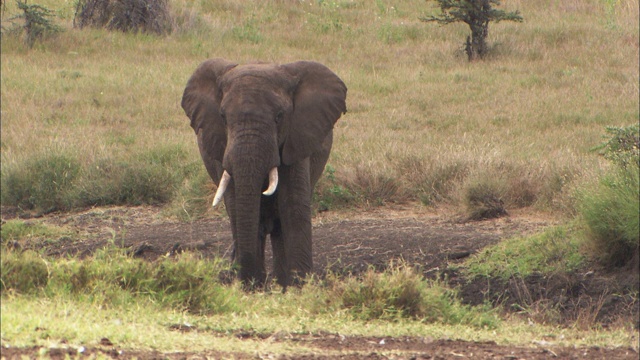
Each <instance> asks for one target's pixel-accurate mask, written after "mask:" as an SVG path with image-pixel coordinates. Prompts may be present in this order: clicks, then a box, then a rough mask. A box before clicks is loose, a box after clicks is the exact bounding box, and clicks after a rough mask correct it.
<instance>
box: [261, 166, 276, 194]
mask: <svg viewBox="0 0 640 360" xmlns="http://www.w3.org/2000/svg"><path fill="white" fill-rule="evenodd" d="M277 188H278V168H277V167H274V168H272V169H271V170H270V171H269V187H268V188H267V190H265V191H264V192H263V193H262V195H267V196H269V195H273V193H274V192H276V189H277Z"/></svg>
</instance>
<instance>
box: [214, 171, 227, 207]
mask: <svg viewBox="0 0 640 360" xmlns="http://www.w3.org/2000/svg"><path fill="white" fill-rule="evenodd" d="M229 180H231V175H229V173H228V172H227V170H225V171H224V172H223V173H222V178H221V179H220V184H219V185H218V190H216V196H214V197H213V203H212V204H211V207H216V205H218V203H220V200H222V196H223V195H224V192H225V191H226V190H227V185H229Z"/></svg>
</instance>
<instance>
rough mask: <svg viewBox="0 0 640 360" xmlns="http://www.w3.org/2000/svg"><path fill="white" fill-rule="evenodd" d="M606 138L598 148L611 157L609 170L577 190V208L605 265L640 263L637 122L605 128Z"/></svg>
mask: <svg viewBox="0 0 640 360" xmlns="http://www.w3.org/2000/svg"><path fill="white" fill-rule="evenodd" d="M607 133H609V134H610V135H611V137H610V138H609V140H607V141H606V142H605V143H603V144H601V145H600V146H599V147H597V148H596V149H598V150H599V151H600V152H601V154H602V155H603V156H604V157H605V158H606V159H609V160H611V162H612V168H611V171H610V172H608V173H606V174H604V175H602V176H601V177H600V178H599V179H598V182H597V183H596V184H594V185H592V186H590V187H587V188H586V189H584V190H582V191H581V193H580V205H579V211H580V214H581V216H582V218H583V219H584V221H585V224H586V228H587V233H588V237H589V239H590V240H591V243H592V244H593V246H594V251H593V253H594V254H595V255H596V257H597V258H599V259H600V261H601V262H602V263H603V264H604V265H606V266H613V267H620V266H625V265H627V264H629V263H631V265H632V267H634V269H635V271H636V272H637V271H638V266H639V264H640V260H639V246H640V218H639V217H638V214H640V176H639V172H640V153H639V149H638V145H639V142H640V140H639V139H640V130H639V126H638V125H637V124H635V125H632V126H628V127H609V128H607Z"/></svg>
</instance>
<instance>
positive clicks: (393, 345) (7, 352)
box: [2, 333, 638, 360]
mask: <svg viewBox="0 0 640 360" xmlns="http://www.w3.org/2000/svg"><path fill="white" fill-rule="evenodd" d="M243 336H244V335H243ZM245 338H247V339H248V338H249V337H245ZM259 339H260V341H269V342H289V343H297V344H303V345H304V346H305V348H307V349H310V350H311V353H309V354H300V355H295V356H291V355H276V354H269V353H255V354H251V353H227V352H219V351H215V350H210V351H204V352H198V353H190V352H176V353H161V352H158V351H135V350H122V349H118V348H117V347H112V346H102V347H97V348H84V347H82V348H73V347H63V348H40V347H30V348H7V347H2V358H3V359H4V358H6V359H24V358H31V359H35V358H41V357H42V356H43V355H46V356H47V357H48V358H51V359H54V360H57V359H67V358H69V357H77V356H82V357H85V356H86V357H88V358H94V357H107V358H112V359H139V360H150V359H170V360H174V359H175V360H178V359H211V358H215V359H222V358H224V359H230V358H231V359H240V360H242V359H282V360H286V359H343V360H348V359H398V360H400V359H407V360H409V359H416V360H417V359H425V360H426V359H433V360H435V359H438V360H450V359H456V360H458V359H480V360H484V359H505V360H509V359H513V360H515V359H530V360H536V359H550V358H559V359H586V360H588V359H620V360H624V359H637V358H638V353H637V352H636V351H635V350H634V349H630V348H626V349H625V348H616V349H607V348H600V347H590V348H581V349H577V348H568V347H567V348H559V347H553V346H550V345H548V344H544V343H543V342H540V343H539V344H536V345H534V346H532V347H524V346H504V345H498V344H496V343H495V342H492V341H489V342H467V341H457V340H432V339H428V338H422V337H409V336H404V337H396V338H388V337H385V338H382V337H367V336H358V337H356V336H343V335H340V334H330V333H321V334H280V333H277V334H271V335H266V336H264V337H262V336H261V337H260V338H259Z"/></svg>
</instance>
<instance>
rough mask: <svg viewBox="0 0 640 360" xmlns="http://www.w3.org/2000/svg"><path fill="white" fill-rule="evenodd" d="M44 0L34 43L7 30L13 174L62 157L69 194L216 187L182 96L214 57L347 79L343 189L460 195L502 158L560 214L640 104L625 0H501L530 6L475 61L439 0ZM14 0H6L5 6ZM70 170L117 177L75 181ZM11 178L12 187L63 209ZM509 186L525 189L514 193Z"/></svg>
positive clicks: (79, 200) (65, 198)
mask: <svg viewBox="0 0 640 360" xmlns="http://www.w3.org/2000/svg"><path fill="white" fill-rule="evenodd" d="M42 4H43V5H45V6H47V7H49V8H51V9H53V10H55V11H56V13H57V14H58V15H59V16H60V18H59V19H58V22H59V24H60V25H61V26H62V27H64V28H65V29H66V31H64V32H63V33H61V34H59V35H58V36H56V37H54V38H47V39H45V40H43V41H39V42H37V43H36V44H35V45H34V48H33V49H29V48H28V47H27V46H25V45H24V44H23V43H22V42H21V39H20V38H18V37H14V36H9V34H5V35H6V36H4V37H3V41H2V53H3V55H4V56H3V59H2V69H1V70H2V85H1V86H2V95H3V136H2V143H1V149H2V152H1V156H2V163H3V167H2V179H3V185H4V182H5V181H6V180H5V178H11V177H16V176H17V177H20V176H26V177H28V178H32V179H37V178H38V177H39V170H37V168H33V167H30V164H34V163H38V162H46V161H47V159H48V157H49V156H58V155H60V156H67V157H68V158H69V160H71V161H70V162H69V163H73V164H75V165H74V166H77V167H78V168H79V175H78V176H77V177H76V178H75V181H74V182H73V184H74V186H72V187H71V188H69V189H66V190H65V189H59V190H60V193H59V195H58V196H57V197H58V198H59V199H57V200H56V199H54V200H55V201H54V205H55V206H58V207H63V208H64V207H71V208H76V207H82V206H87V205H90V204H104V203H134V204H137V203H164V204H167V203H168V204H171V206H172V207H174V208H175V209H176V210H175V211H174V213H179V212H180V211H182V210H181V209H182V207H183V204H184V203H185V202H191V201H192V200H191V199H185V198H184V196H185V195H186V194H190V195H189V196H192V197H193V199H202V198H206V197H208V196H209V197H210V196H211V194H210V192H211V188H210V187H199V188H198V189H199V190H198V191H199V192H198V193H194V191H193V190H194V188H193V187H192V188H191V190H189V189H185V188H188V187H189V186H191V185H190V184H193V183H194V181H196V182H198V180H194V179H200V178H202V176H203V175H202V174H203V173H205V171H204V168H203V167H202V166H196V165H194V163H195V164H198V162H199V155H198V152H197V148H196V146H195V145H194V136H193V134H192V132H191V129H190V128H189V127H188V125H187V124H188V122H187V120H186V117H185V116H184V114H183V113H182V111H181V109H180V107H179V104H178V103H179V99H180V96H181V93H182V89H183V88H184V85H185V83H186V80H187V79H188V77H189V75H190V74H191V72H192V71H193V70H194V69H195V67H196V66H197V64H199V63H200V62H201V61H203V60H204V59H205V58H208V57H215V56H221V57H225V58H228V59H231V60H235V61H239V62H245V61H251V60H263V61H276V62H288V61H294V60H298V59H312V60H317V61H320V62H323V63H325V64H326V65H328V66H329V67H330V68H331V69H333V70H334V71H335V72H336V73H337V74H338V75H339V76H341V77H342V78H343V79H344V80H345V82H346V83H347V85H348V87H349V95H348V108H349V113H348V114H347V115H345V116H344V117H343V118H342V119H341V120H340V121H339V122H338V124H337V125H336V141H335V145H334V151H333V154H332V156H331V159H330V161H329V164H330V165H331V167H332V168H333V169H334V175H333V179H327V178H323V179H322V180H321V184H320V185H319V188H320V189H322V188H331V189H334V190H336V189H344V191H343V193H344V194H351V195H352V196H350V197H349V200H348V204H347V206H363V205H364V206H367V205H374V206H378V205H382V204H385V203H390V202H403V201H414V200H420V201H422V202H423V203H425V204H427V205H429V206H438V205H441V204H446V205H454V206H457V207H459V208H460V209H461V211H462V210H463V209H464V206H465V205H464V194H465V192H466V191H467V190H466V187H467V186H471V185H470V184H474V183H476V182H477V180H478V179H481V178H482V177H483V176H484V175H483V174H486V173H490V174H496V175H498V177H499V178H501V179H503V180H501V181H504V182H506V186H501V191H502V193H501V194H500V195H501V196H500V198H502V199H503V200H504V201H505V206H506V207H507V210H509V208H518V207H528V206H534V207H537V208H538V209H540V210H545V211H555V212H557V213H563V212H565V210H566V206H567V204H568V202H569V199H568V198H567V187H571V186H573V185H574V183H576V182H581V181H583V180H584V179H585V178H590V177H592V176H594V174H595V173H597V170H598V169H599V168H601V167H602V164H601V162H600V160H599V159H597V158H596V157H594V156H593V154H591V153H589V151H588V149H590V148H591V147H593V146H594V145H596V144H597V142H598V141H599V139H600V136H601V134H602V131H603V129H604V127H605V126H608V125H613V126H623V125H626V124H629V123H634V122H637V120H638V116H639V115H638V96H637V94H638V87H637V81H636V80H637V78H638V68H637V66H636V65H637V62H638V54H637V51H635V50H634V49H635V48H634V46H633V44H634V43H637V42H638V35H637V34H638V23H637V20H636V19H635V17H634V16H633V14H634V13H637V11H638V9H637V4H635V3H634V2H631V1H622V2H618V3H617V4H616V5H612V4H609V3H607V4H604V3H602V2H600V1H595V0H591V1H589V0H583V1H575V2H572V3H571V5H567V4H565V3H563V4H555V5H549V4H533V3H530V2H521V1H517V2H510V3H509V4H507V5H505V6H506V7H508V8H512V9H516V8H517V9H519V10H520V11H521V13H522V14H523V15H524V17H525V22H524V23H522V24H506V23H505V24H502V23H500V24H495V25H493V26H492V27H491V32H490V37H489V41H490V43H491V44H492V46H493V48H492V50H491V51H492V55H491V56H490V58H489V59H488V60H486V61H482V62H476V63H468V62H467V61H466V60H465V59H464V57H463V56H460V55H459V54H460V49H459V48H458V47H459V46H460V43H461V42H463V40H464V37H465V32H466V29H465V28H464V26H457V25H451V26H446V27H439V26H436V25H429V24H422V23H420V22H419V20H418V16H419V15H422V14H424V13H427V12H429V11H434V9H432V8H430V7H429V6H428V4H425V3H424V2H422V1H418V0H413V1H403V2H397V3H394V4H381V3H380V4H378V3H375V4H373V3H368V2H363V1H335V2H328V1H323V2H301V3H296V4H290V3H286V4H285V3H282V2H260V1H248V2H239V1H233V0H229V1H224V2H221V3H220V4H217V5H215V6H214V5H210V4H207V3H205V2H183V1H178V0H176V1H173V2H171V11H172V15H173V21H174V22H175V24H174V29H175V31H174V32H173V33H172V34H170V35H168V36H166V37H159V36H154V35H148V34H125V33H120V32H106V31H104V30H99V29H98V30H96V29H84V30H76V29H72V28H71V20H72V17H73V5H72V4H71V3H69V2H62V1H53V0H50V1H42ZM612 9H613V10H612ZM15 12H16V9H15V7H14V4H12V3H11V2H8V3H7V10H6V12H5V13H4V15H3V16H5V17H9V16H11V14H14V13H15ZM542 20H544V21H542ZM612 24H615V26H612ZM310 39H312V40H310ZM380 49H385V50H384V51H380ZM372 59H373V60H374V61H372ZM166 147H174V148H181V149H182V150H181V151H182V156H179V157H175V158H172V159H170V160H169V161H167V162H165V163H163V164H162V166H163V167H164V169H165V170H164V171H169V172H171V173H177V174H178V175H176V176H177V179H176V178H172V179H170V180H165V179H164V178H166V175H167V174H166V173H165V172H162V171H161V170H159V169H158V168H156V164H154V163H153V162H151V161H141V160H140V159H142V158H144V157H145V154H146V153H149V152H154V151H163V150H162V149H163V148H166ZM101 163H106V164H108V165H109V166H112V167H114V169H119V170H117V171H119V172H121V173H125V175H126V176H125V177H126V179H107V178H106V177H105V176H106V175H105V173H104V172H100V171H98V170H97V169H96V165H98V166H99V164H101ZM29 173H32V174H29ZM158 178H163V180H161V181H159V182H158V183H156V184H149V186H146V185H144V184H146V182H149V181H152V179H158ZM558 179H562V180H563V181H559V180H558ZM76 182H77V183H81V187H85V188H88V189H94V190H95V188H103V189H105V190H104V192H103V193H101V194H94V195H93V196H92V195H91V194H71V193H69V192H73V188H75V187H77V186H75V185H76ZM123 182H126V183H129V185H128V186H123V184H122V183H123ZM2 188H3V190H2V196H3V200H2V201H3V204H21V203H23V202H25V201H26V202H29V203H33V204H32V205H30V206H33V207H35V208H39V209H40V211H47V210H49V209H51V208H52V204H49V203H48V202H49V201H48V200H45V199H37V197H36V196H35V195H30V196H29V197H26V195H25V196H22V197H20V196H21V195H20V194H19V193H18V192H16V191H14V190H13V188H11V187H7V186H3V187H2ZM514 189H524V191H526V192H527V193H526V194H524V196H520V198H519V197H518V196H519V195H518V194H515V195H514V194H510V193H512V192H513V191H514ZM92 191H93V190H92ZM7 192H10V193H11V194H7ZM94 192H95V191H94ZM132 192H133V193H134V194H132ZM137 192H140V193H139V194H135V193H137ZM155 193H157V196H156V195H155ZM325 196H333V195H332V193H331V192H329V193H327V192H326V191H318V197H319V200H320V201H322V199H323V197H325ZM511 197H513V201H512V200H511V199H510V198H511ZM17 198H19V199H17ZM518 199H524V200H518ZM196 201H197V200H196ZM56 202H61V203H60V204H56ZM325 203H334V204H335V205H333V206H336V207H339V206H344V205H342V202H341V201H332V200H331V199H328V200H327V201H325ZM204 209H206V208H201V207H196V208H194V209H191V210H190V211H191V212H202V211H204ZM193 216H198V214H196V213H190V214H189V215H188V217H193Z"/></svg>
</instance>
